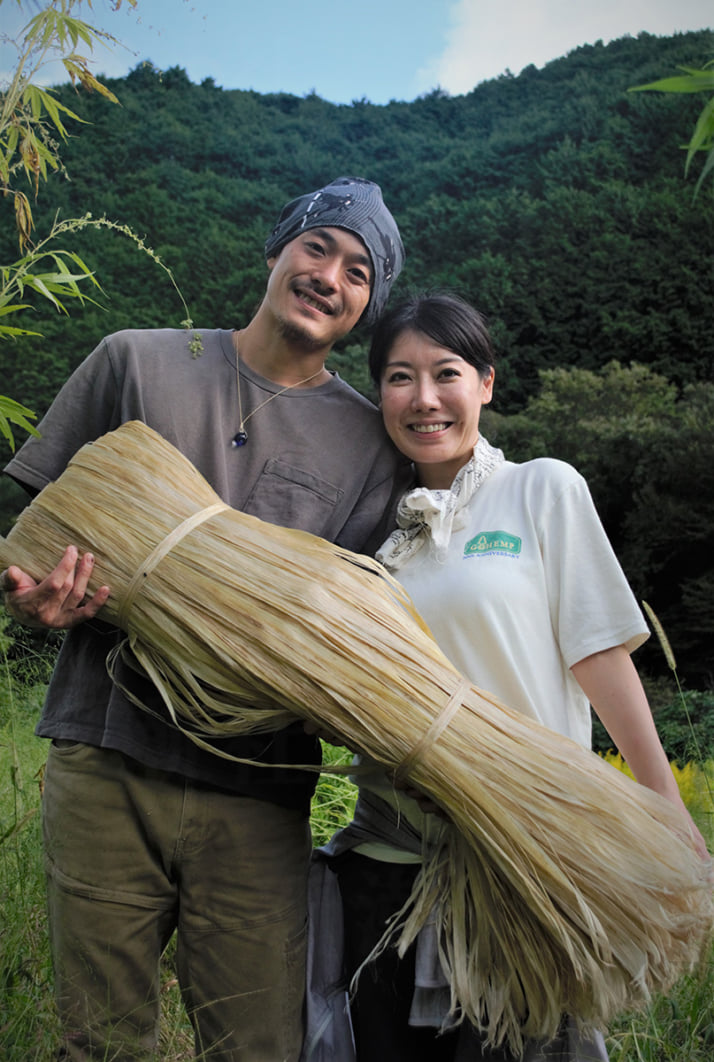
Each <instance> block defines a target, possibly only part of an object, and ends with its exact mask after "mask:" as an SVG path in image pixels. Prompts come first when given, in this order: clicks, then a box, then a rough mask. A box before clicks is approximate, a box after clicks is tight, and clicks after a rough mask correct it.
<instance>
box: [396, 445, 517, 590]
mask: <svg viewBox="0 0 714 1062" xmlns="http://www.w3.org/2000/svg"><path fill="white" fill-rule="evenodd" d="M503 460H504V457H503V452H502V451H501V450H497V449H496V448H495V446H491V444H490V443H488V442H487V441H486V439H484V438H483V436H479V439H478V442H477V443H476V445H475V446H474V452H473V457H472V458H470V460H469V461H468V462H467V463H466V464H465V465H464V467H463V468H461V469H459V471H458V472H457V474H456V477H455V479H454V482H453V483H452V484H451V487H450V488H449V490H427V488H426V487H415V489H414V490H410V491H408V492H407V493H406V494H405V495H404V496H403V498H402V499H401V501H400V502H399V507H398V509H397V524H398V530H396V531H393V532H392V533H391V535H390V536H389V538H388V539H387V541H386V542H385V543H384V545H383V546H381V547H380V549H379V550H378V552H377V560H378V561H379V562H380V563H381V564H383V565H384V567H385V568H386V569H387V570H388V571H390V572H394V571H396V570H397V569H398V568H401V566H402V565H403V564H404V563H405V562H406V561H407V560H408V559H409V557H412V556H413V555H414V554H415V553H417V552H418V551H419V550H420V549H421V548H422V546H424V545H425V544H426V543H427V542H428V541H429V540H430V539H431V542H432V544H433V547H434V549H435V551H436V553H437V556H438V555H443V554H444V553H445V552H446V549H447V547H448V545H449V542H450V540H451V533H452V531H460V530H462V528H464V527H465V526H466V512H465V509H466V506H467V505H468V503H469V502H470V501H471V499H472V498H473V496H474V494H475V493H476V491H477V490H478V488H479V487H480V486H481V484H482V483H483V482H484V480H486V479H488V477H489V476H490V475H491V473H492V472H493V471H495V469H497V468H498V466H499V465H500V464H502V463H503Z"/></svg>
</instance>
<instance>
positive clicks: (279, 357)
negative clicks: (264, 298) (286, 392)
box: [233, 315, 330, 387]
mask: <svg viewBox="0 0 714 1062" xmlns="http://www.w3.org/2000/svg"><path fill="white" fill-rule="evenodd" d="M233 345H234V347H235V349H236V351H237V353H238V354H239V356H240V359H241V361H242V362H243V363H244V364H245V365H247V366H248V367H249V368H250V369H252V370H253V371H254V372H256V373H258V375H259V376H262V377H264V379H266V380H272V381H273V383H276V384H280V385H281V386H282V387H291V386H292V387H294V386H297V385H299V384H300V382H301V381H303V380H305V381H307V379H308V377H312V379H310V380H309V383H306V386H309V387H317V386H318V385H319V384H322V383H325V381H326V380H327V379H328V373H327V370H326V369H325V368H324V365H325V359H326V358H327V356H328V354H329V353H330V348H329V347H326V348H325V347H319V348H315V347H310V346H309V345H308V344H301V343H300V342H295V341H292V340H291V339H289V338H288V337H286V336H283V335H281V334H280V333H279V332H277V331H276V329H275V328H270V329H268V328H266V327H264V326H263V322H262V321H261V319H260V316H259V315H258V316H256V317H254V318H253V320H252V321H251V322H250V324H249V325H247V326H246V327H245V328H243V329H239V330H236V331H235V332H234V333H233ZM321 370H322V371H321Z"/></svg>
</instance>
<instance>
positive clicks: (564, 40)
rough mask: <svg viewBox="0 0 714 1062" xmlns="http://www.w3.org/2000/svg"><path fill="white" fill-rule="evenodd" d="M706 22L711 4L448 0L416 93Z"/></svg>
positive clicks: (459, 88) (464, 88)
mask: <svg viewBox="0 0 714 1062" xmlns="http://www.w3.org/2000/svg"><path fill="white" fill-rule="evenodd" d="M712 25H714V11H713V10H712V3H711V0H678V2H677V3H676V4H674V3H672V0H598V3H593V2H592V0H456V2H455V3H453V4H452V5H451V6H450V8H449V12H448V27H447V29H446V31H445V34H444V39H445V47H444V49H443V51H442V52H441V53H440V54H439V55H436V56H434V58H433V59H432V60H430V61H429V62H428V63H427V64H426V65H425V66H423V67H422V68H421V69H420V70H419V72H418V74H417V83H418V88H419V91H422V92H424V91H429V90H430V89H433V88H436V87H437V85H438V86H440V87H441V88H443V89H446V90H447V91H448V92H450V93H452V94H454V95H458V94H460V93H463V92H469V91H470V90H471V89H472V88H473V87H474V85H477V84H478V83H479V82H480V81H484V80H486V79H488V78H492V77H498V75H499V74H502V73H504V71H505V70H506V69H509V70H511V72H512V73H514V74H518V73H520V71H521V70H522V69H523V68H524V67H526V66H528V65H529V64H530V63H534V64H535V65H536V66H539V67H540V66H543V65H544V64H545V63H547V62H549V61H550V60H551V59H556V58H558V57H559V56H561V55H565V54H567V52H570V51H572V50H573V49H574V48H577V47H579V46H580V45H582V44H594V43H595V41H597V40H603V41H604V42H605V43H607V42H608V41H611V40H614V39H615V38H617V37H624V36H625V35H627V34H630V35H631V36H633V37H635V36H637V34H638V33H640V32H642V31H643V30H644V31H646V32H647V33H654V34H656V35H658V36H667V35H669V34H672V33H677V32H684V31H686V30H690V29H704V28H706V27H711V26H712Z"/></svg>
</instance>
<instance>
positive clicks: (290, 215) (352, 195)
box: [265, 177, 404, 324]
mask: <svg viewBox="0 0 714 1062" xmlns="http://www.w3.org/2000/svg"><path fill="white" fill-rule="evenodd" d="M315 228H337V229H347V231H348V232H352V233H354V234H355V236H359V238H360V239H361V240H362V242H363V243H364V245H365V246H366V248H367V250H368V251H369V254H370V258H371V259H372V272H373V274H374V279H373V281H372V290H371V292H370V296H369V302H368V304H367V309H366V310H365V320H366V321H367V323H368V324H373V323H374V322H375V321H376V320H377V318H378V317H379V315H380V314H381V312H382V310H383V309H384V307H385V305H386V303H387V299H388V298H389V292H390V290H391V287H392V284H393V283H394V281H395V280H396V279H397V277H398V276H399V273H400V272H401V269H402V266H403V265H404V247H403V245H402V241H401V237H400V235H399V229H398V228H397V223H396V221H395V220H394V218H393V217H392V215H391V214H390V213H389V211H388V210H387V208H386V206H385V205H384V200H383V199H382V191H381V189H380V187H379V185H378V184H374V183H373V182H372V181H367V180H365V179H364V178H363V177H338V178H337V179H336V180H334V181H331V182H330V184H328V185H325V187H324V188H319V189H318V190H317V191H316V192H309V193H308V194H307V195H301V196H299V197H298V198H297V199H293V200H292V201H291V202H289V203H287V204H286V205H285V206H284V207H283V209H282V212H281V214H280V217H279V218H278V221H277V224H276V225H275V228H274V229H273V231H272V232H271V234H270V236H268V239H267V240H266V242H265V257H266V258H272V257H274V256H275V255H277V254H278V252H279V251H280V250H281V248H283V247H284V246H285V244H286V243H290V241H291V240H294V239H295V237H296V236H299V235H300V233H301V232H304V231H305V230H306V229H315Z"/></svg>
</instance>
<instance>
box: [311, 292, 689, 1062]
mask: <svg viewBox="0 0 714 1062" xmlns="http://www.w3.org/2000/svg"><path fill="white" fill-rule="evenodd" d="M493 363H494V358H493V352H492V349H491V343H490V339H489V336H488V332H487V330H486V327H485V325H484V321H483V319H482V318H481V316H480V315H479V314H478V312H477V311H476V310H474V309H473V308H472V307H471V306H469V305H468V304H467V303H465V302H463V301H462V300H461V299H459V298H457V297H455V296H452V295H433V296H421V297H417V298H414V299H411V300H410V301H408V302H406V303H404V304H402V305H401V306H398V307H396V308H395V309H393V310H391V311H390V312H388V313H387V314H386V316H385V317H383V318H382V320H381V322H380V323H379V324H378V326H377V329H376V331H375V334H374V338H373V341H372V347H371V351H370V371H371V373H372V377H373V379H374V381H375V383H376V385H377V387H378V388H379V395H380V401H381V408H382V414H383V417H384V422H385V425H386V428H387V431H388V433H389V435H390V436H391V438H392V440H393V441H394V443H395V444H396V446H397V447H398V448H399V449H400V450H401V451H402V452H403V453H404V454H406V455H407V456H408V457H409V458H410V459H411V460H412V461H413V463H414V468H415V471H416V478H417V483H418V486H417V487H416V489H414V490H412V491H410V492H409V493H408V494H406V495H405V496H404V498H403V499H402V501H401V504H400V507H399V514H398V523H399V528H398V530H396V531H395V532H394V533H393V534H392V535H391V536H390V538H389V539H388V540H387V541H386V542H385V543H384V545H383V546H382V548H381V550H380V551H379V553H378V554H377V556H378V559H379V560H381V561H382V563H383V564H384V565H385V566H386V567H387V568H388V569H389V570H390V571H391V572H392V573H393V574H394V575H395V576H396V578H398V579H399V580H400V582H401V583H403V585H404V586H405V587H406V589H407V590H408V591H409V593H410V595H411V596H412V598H413V600H414V602H415V604H416V606H417V608H418V609H419V611H420V612H421V614H422V616H423V617H424V619H425V620H426V622H427V624H428V625H429V627H430V628H431V630H432V633H433V634H434V636H435V638H436V640H437V642H438V643H439V644H440V646H441V648H442V649H443V650H444V652H445V653H446V655H447V656H448V657H449V658H450V660H451V662H452V663H453V664H454V665H455V666H456V667H457V668H458V669H459V671H460V672H461V673H462V674H463V675H465V676H466V677H467V678H468V679H469V680H470V681H471V682H473V683H475V684H477V685H478V686H480V687H481V688H484V689H487V690H489V691H491V692H492V693H494V694H496V696H497V697H498V698H499V699H500V700H502V701H504V702H505V703H506V704H508V705H510V707H512V708H514V709H518V710H520V711H522V712H524V713H526V714H527V715H529V716H531V717H532V718H534V719H537V720H539V721H540V722H542V723H543V724H544V725H545V726H548V727H550V728H552V729H553V730H556V731H559V732H560V733H562V734H566V735H568V736H569V737H571V738H573V739H574V740H576V741H578V742H580V744H582V745H584V746H586V747H589V746H590V744H591V738H590V705H591V704H592V706H593V707H594V709H595V711H596V712H597V713H598V715H599V717H600V719H601V720H602V722H603V723H604V725H605V726H606V728H607V730H608V732H609V734H610V736H611V737H612V739H613V741H614V743H615V744H616V745H617V747H618V749H619V750H620V751H621V752H622V754H623V756H624V757H625V759H626V760H627V762H628V763H629V765H630V767H631V769H632V771H633V773H634V775H635V777H636V778H637V779H638V781H640V782H641V783H642V784H643V785H647V786H649V787H650V788H652V789H654V790H656V791H657V792H659V793H660V794H662V795H664V796H665V797H667V798H668V799H670V800H671V801H673V802H674V803H675V804H677V805H678V806H679V807H680V808H681V811H682V815H683V816H684V817H685V818H686V820H687V821H688V823H689V825H690V827H691V829H692V830H694V831H695V832H696V827H694V824H693V823H692V822H691V819H690V818H689V815H688V813H687V812H686V810H685V808H684V805H683V804H682V802H681V799H680V796H679V791H678V789H677V785H676V782H675V780H674V777H673V775H672V772H671V770H670V767H669V763H668V761H667V758H666V755H665V753H664V750H663V749H662V746H661V744H660V741H659V738H658V736H657V733H656V730H655V727H654V724H653V721H652V714H651V712H650V709H649V706H648V703H647V699H646V696H645V693H644V691H643V688H642V685H641V683H640V680H639V678H638V675H637V672H636V670H635V668H634V665H633V664H632V661H631V659H630V653H631V652H632V651H633V650H634V649H635V648H637V646H639V645H640V644H642V642H644V641H645V639H646V638H647V636H648V633H649V632H648V628H647V625H646V623H645V622H644V619H643V617H642V614H641V612H640V609H639V608H638V606H637V604H636V602H635V600H634V597H633V595H632V593H631V591H630V589H629V587H628V585H627V582H626V580H625V577H624V574H623V572H622V570H621V568H620V566H619V564H618V562H617V560H616V558H615V556H614V554H613V551H612V549H611V547H610V545H609V543H608V541H607V538H606V536H605V534H604V531H603V529H602V526H601V524H600V521H599V519H598V517H597V514H596V512H595V509H594V506H593V503H592V500H591V498H590V494H589V491H588V488H587V486H586V484H585V482H584V480H583V479H582V477H581V476H580V475H579V474H578V473H577V472H576V471H575V470H574V469H573V468H571V467H570V466H569V465H567V464H564V463H563V462H561V461H556V460H552V459H550V458H542V459H537V460H535V461H529V462H526V463H525V464H520V465H518V464H514V463H512V462H510V461H506V460H505V459H504V456H503V454H502V453H501V451H500V450H497V449H495V448H494V447H492V446H490V445H489V443H488V442H487V441H486V440H485V439H484V438H483V437H482V436H480V435H479V418H480V413H481V409H482V407H483V406H484V405H486V404H488V403H489V402H490V401H491V398H492V395H493V386H494V364H493ZM358 781H359V785H360V796H359V800H358V803H357V808H356V811H355V818H354V821H353V823H351V825H350V826H349V827H348V828H347V829H346V830H344V831H341V832H340V833H339V834H338V835H336V837H335V838H333V840H332V841H331V843H330V845H329V846H328V852H329V854H330V855H331V857H332V858H331V865H332V867H333V869H334V870H335V871H336V872H337V875H338V879H339V884H340V891H341V894H342V901H343V907H344V925H345V955H346V965H347V974H348V976H351V975H352V974H353V973H354V972H355V971H356V970H357V969H358V968H359V967H360V965H361V963H362V962H363V960H364V959H365V958H366V957H367V956H368V955H369V954H370V952H371V951H372V948H373V947H374V945H375V944H376V943H377V941H378V940H379V939H380V937H381V936H382V933H383V931H384V927H385V922H386V920H387V919H388V918H389V916H390V915H391V914H394V913H395V912H396V911H398V910H399V909H400V907H401V906H402V904H403V902H404V901H405V900H406V898H407V897H408V895H409V893H410V890H411V886H412V882H413V880H414V878H415V876H416V873H417V872H418V869H419V861H420V853H421V850H422V849H421V838H422V835H424V834H425V835H426V837H427V838H428V837H429V836H430V834H431V833H432V831H434V830H435V829H436V828H438V822H439V820H438V817H437V816H435V815H434V814H430V813H429V812H428V811H427V812H425V811H424V810H423V807H424V806H425V804H424V802H422V803H421V804H420V803H418V802H417V801H416V800H414V799H410V798H409V797H408V796H406V795H404V794H400V793H397V792H395V790H394V787H393V784H392V781H391V780H390V779H388V778H387V777H386V775H385V774H384V773H383V772H381V771H380V770H379V769H377V768H375V770H374V772H373V773H369V774H367V775H365V774H360V776H359V779H358ZM696 835H697V838H698V844H700V846H701V851H702V855H703V856H704V854H705V852H706V849H705V846H704V842H703V840H702V839H701V835H699V834H698V832H697V833H696ZM444 993H445V982H444V978H443V975H441V971H440V968H439V964H438V960H437V959H436V957H435V948H434V940H433V939H430V936H429V934H428V933H424V934H422V939H421V940H420V941H418V942H417V946H416V948H413V949H412V950H411V952H410V953H408V954H407V955H406V956H405V958H404V959H403V960H402V961H399V960H398V959H397V956H396V953H395V951H394V949H388V950H387V951H385V952H383V953H382V955H381V956H379V957H378V958H377V959H376V960H375V961H372V962H370V963H369V964H368V965H367V966H366V967H365V969H364V970H363V971H362V973H361V975H360V979H359V982H358V988H357V992H356V995H355V997H354V1000H353V1006H352V1019H353V1025H354V1032H355V1039H356V1044H357V1057H358V1059H359V1062H381V1060H384V1062H387V1060H388V1062H399V1060H402V1059H403V1060H405V1062H407V1060H408V1062H418V1060H421V1059H424V1060H428V1062H455V1060H461V1059H473V1060H477V1059H488V1060H489V1062H496V1060H499V1062H500V1060H506V1059H508V1058H509V1057H510V1056H508V1055H507V1053H505V1052H503V1051H495V1052H494V1051H493V1050H490V1051H489V1050H488V1049H486V1048H482V1047H481V1046H480V1038H479V1037H478V1035H477V1034H476V1033H475V1031H474V1030H472V1029H470V1028H461V1029H455V1030H451V1031H447V1032H445V1033H440V1032H439V1027H440V1025H441V1022H442V1020H443V1018H444V1015H445V1014H446V1012H447V1010H448V1003H446V1004H445V1002H444V1000H445V995H444ZM447 998H448V997H447ZM524 1057H525V1058H526V1059H528V1062H535V1060H539V1059H541V1058H543V1059H545V1058H547V1059H549V1060H555V1059H560V1060H566V1059H567V1060H574V1059H577V1060H579V1062H585V1060H587V1062H597V1060H600V1059H607V1054H606V1052H605V1047H604V1042H603V1040H602V1038H601V1037H599V1036H598V1037H595V1038H594V1039H589V1038H583V1037H581V1036H580V1035H579V1034H578V1032H577V1030H576V1029H575V1025H574V1023H573V1022H570V1021H564V1023H563V1026H562V1034H561V1035H560V1036H559V1037H558V1039H557V1041H554V1042H553V1043H551V1044H550V1045H548V1047H547V1049H546V1048H545V1047H544V1045H540V1044H535V1043H532V1044H529V1046H528V1048H527V1050H526V1054H525V1056H524Z"/></svg>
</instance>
